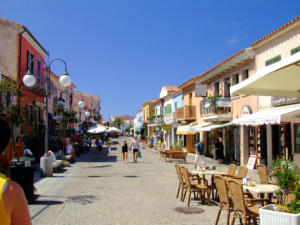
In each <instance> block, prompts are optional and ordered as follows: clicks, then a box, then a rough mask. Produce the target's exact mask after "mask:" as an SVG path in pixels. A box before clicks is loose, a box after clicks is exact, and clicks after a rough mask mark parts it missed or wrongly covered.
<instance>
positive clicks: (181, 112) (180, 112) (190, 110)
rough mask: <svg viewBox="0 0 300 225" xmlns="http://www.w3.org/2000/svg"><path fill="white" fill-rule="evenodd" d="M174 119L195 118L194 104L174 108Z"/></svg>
mask: <svg viewBox="0 0 300 225" xmlns="http://www.w3.org/2000/svg"><path fill="white" fill-rule="evenodd" d="M176 120H177V121H179V120H196V106H188V105H185V106H184V107H181V108H178V109H176Z"/></svg>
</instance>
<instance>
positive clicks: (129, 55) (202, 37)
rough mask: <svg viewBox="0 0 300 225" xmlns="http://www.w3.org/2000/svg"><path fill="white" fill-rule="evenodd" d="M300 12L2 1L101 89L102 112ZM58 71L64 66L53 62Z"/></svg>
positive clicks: (207, 2) (79, 76)
mask: <svg viewBox="0 0 300 225" xmlns="http://www.w3.org/2000/svg"><path fill="white" fill-rule="evenodd" d="M298 15H300V3H299V0H289V1H284V0H282V1H278V0H251V1H250V0H248V1H240V0H239V1H236V0H232V1H229V0H227V1H226V0H215V1H214V0H85V1H83V0H82V1H79V0H72V1H71V0H68V1H67V0H51V1H45V0H44V1H40V0H0V16H1V17H4V18H7V19H10V20H13V21H16V22H19V23H21V24H24V25H25V26H26V27H27V28H28V29H29V30H30V31H31V33H32V34H33V35H34V36H35V37H36V38H37V39H38V40H39V42H40V43H41V44H42V45H43V46H44V48H45V49H48V50H49V51H50V59H51V58H56V57H61V58H63V59H65V60H66V62H67V65H68V69H69V73H70V75H71V77H72V80H73V81H74V83H75V84H76V85H77V88H78V89H79V90H82V91H86V92H90V93H94V94H98V95H99V96H100V98H101V100H102V102H101V107H102V113H103V115H104V119H108V118H109V117H110V115H117V114H129V115H133V116H134V115H135V112H136V111H137V110H138V109H140V108H141V105H142V104H143V103H144V102H145V101H147V100H149V99H153V98H157V97H158V95H159V92H160V89H161V87H162V86H163V85H179V84H181V83H183V82H184V81H186V80H187V79H189V78H191V77H193V76H195V75H198V74H201V73H203V72H205V71H206V70H207V68H210V67H212V66H214V65H216V64H217V63H219V62H221V61H223V60H224V59H225V58H227V57H229V56H230V55H232V54H234V53H235V52H237V51H238V50H240V49H242V48H246V47H249V45H250V44H251V43H252V42H254V41H255V40H257V39H259V38H260V37H262V36H264V35H265V34H267V33H269V32H271V31H273V30H274V29H276V28H278V27H280V26H282V25H283V24H285V23H286V22H288V21H289V20H291V19H293V18H294V17H296V16H298ZM52 69H53V71H54V72H56V73H57V74H60V73H61V72H62V71H63V66H62V65H60V64H59V63H57V64H55V65H53V67H52Z"/></svg>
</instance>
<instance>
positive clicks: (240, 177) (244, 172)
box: [231, 166, 248, 183]
mask: <svg viewBox="0 0 300 225" xmlns="http://www.w3.org/2000/svg"><path fill="white" fill-rule="evenodd" d="M247 172H248V167H246V166H240V168H239V171H238V173H237V175H236V176H233V177H231V178H232V179H235V180H237V181H239V182H240V183H242V182H243V178H244V177H246V175H247Z"/></svg>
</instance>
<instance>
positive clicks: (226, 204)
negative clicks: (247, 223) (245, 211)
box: [215, 175, 233, 225]
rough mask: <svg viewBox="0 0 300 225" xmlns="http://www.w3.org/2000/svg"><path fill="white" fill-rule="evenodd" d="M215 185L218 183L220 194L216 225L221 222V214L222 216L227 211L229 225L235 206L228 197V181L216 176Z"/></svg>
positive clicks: (227, 224) (227, 223)
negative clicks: (222, 212) (231, 212)
mask: <svg viewBox="0 0 300 225" xmlns="http://www.w3.org/2000/svg"><path fill="white" fill-rule="evenodd" d="M215 183H216V187H217V190H218V193H219V199H220V208H219V211H218V214H217V218H216V225H217V224H218V222H219V218H220V214H221V211H222V210H226V211H227V220H226V221H227V222H226V225H229V219H230V211H233V204H232V201H231V199H230V198H229V197H228V191H227V185H226V180H225V178H224V177H222V176H220V175H216V176H215Z"/></svg>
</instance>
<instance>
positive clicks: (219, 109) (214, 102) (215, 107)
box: [208, 95, 224, 113]
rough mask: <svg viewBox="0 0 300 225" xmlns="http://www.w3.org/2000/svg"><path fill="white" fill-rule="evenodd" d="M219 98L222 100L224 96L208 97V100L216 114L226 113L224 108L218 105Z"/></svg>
mask: <svg viewBox="0 0 300 225" xmlns="http://www.w3.org/2000/svg"><path fill="white" fill-rule="evenodd" d="M219 98H222V95H213V96H210V97H208V100H209V102H210V107H211V109H213V110H214V111H215V112H216V113H224V107H220V106H218V105H217V101H218V99H219Z"/></svg>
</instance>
